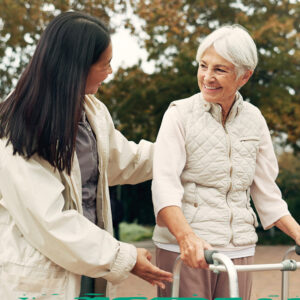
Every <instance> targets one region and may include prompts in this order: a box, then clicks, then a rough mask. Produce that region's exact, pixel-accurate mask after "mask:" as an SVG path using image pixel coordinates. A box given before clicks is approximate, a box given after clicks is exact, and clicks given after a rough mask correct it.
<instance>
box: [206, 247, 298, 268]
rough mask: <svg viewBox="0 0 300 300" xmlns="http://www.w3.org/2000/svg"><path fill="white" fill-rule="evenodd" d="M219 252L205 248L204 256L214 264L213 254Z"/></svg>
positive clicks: (210, 263) (209, 262)
mask: <svg viewBox="0 0 300 300" xmlns="http://www.w3.org/2000/svg"><path fill="white" fill-rule="evenodd" d="M299 250H300V249H299ZM217 252H218V251H217V250H204V257H205V260H206V262H207V264H209V265H212V264H213V263H214V260H213V257H212V256H213V254H214V253H217Z"/></svg>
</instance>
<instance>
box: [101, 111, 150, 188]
mask: <svg viewBox="0 0 300 300" xmlns="http://www.w3.org/2000/svg"><path fill="white" fill-rule="evenodd" d="M105 110H106V119H107V123H108V126H109V129H108V130H109V141H108V143H109V161H108V168H107V175H108V184H109V185H110V186H112V185H116V184H137V183H140V182H143V181H146V180H149V179H152V163H153V151H154V144H153V143H151V142H148V141H145V140H141V141H140V142H139V143H138V144H136V143H134V142H132V141H128V140H127V139H126V138H125V137H124V136H123V135H122V134H121V132H119V131H118V130H117V129H115V127H114V124H113V121H112V119H111V116H110V114H109V112H108V110H107V108H106V107H105Z"/></svg>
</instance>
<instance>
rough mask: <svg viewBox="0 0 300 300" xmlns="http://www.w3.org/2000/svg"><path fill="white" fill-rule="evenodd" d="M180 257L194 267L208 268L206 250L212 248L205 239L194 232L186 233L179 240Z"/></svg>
mask: <svg viewBox="0 0 300 300" xmlns="http://www.w3.org/2000/svg"><path fill="white" fill-rule="evenodd" d="M179 246H180V253H181V255H180V258H181V259H182V260H183V262H184V263H185V264H187V265H188V266H189V267H192V268H203V269H208V264H207V263H206V261H205V257H204V250H210V249H212V247H211V245H210V244H208V243H207V242H206V241H205V240H203V239H201V238H199V237H198V236H196V234H195V233H194V232H189V233H187V234H184V235H183V236H182V237H181V238H180V240H179Z"/></svg>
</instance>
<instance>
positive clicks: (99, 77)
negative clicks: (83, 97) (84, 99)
mask: <svg viewBox="0 0 300 300" xmlns="http://www.w3.org/2000/svg"><path fill="white" fill-rule="evenodd" d="M111 59H112V45H111V43H109V45H108V47H107V48H106V49H105V51H104V52H103V53H102V54H101V55H100V57H99V59H98V61H96V62H95V63H94V64H93V65H92V66H91V68H90V70H89V74H88V77H87V80H86V86H85V93H86V94H96V92H97V90H98V88H99V86H100V85H101V83H102V82H103V81H104V80H105V79H106V77H107V76H108V75H109V74H111V73H112V69H111V65H110V61H111Z"/></svg>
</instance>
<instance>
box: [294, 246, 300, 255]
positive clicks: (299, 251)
mask: <svg viewBox="0 0 300 300" xmlns="http://www.w3.org/2000/svg"><path fill="white" fill-rule="evenodd" d="M295 252H296V254H298V255H300V246H299V245H296V248H295Z"/></svg>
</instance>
